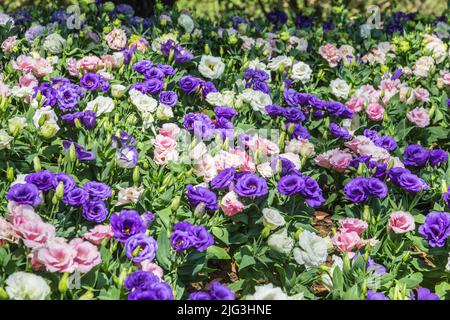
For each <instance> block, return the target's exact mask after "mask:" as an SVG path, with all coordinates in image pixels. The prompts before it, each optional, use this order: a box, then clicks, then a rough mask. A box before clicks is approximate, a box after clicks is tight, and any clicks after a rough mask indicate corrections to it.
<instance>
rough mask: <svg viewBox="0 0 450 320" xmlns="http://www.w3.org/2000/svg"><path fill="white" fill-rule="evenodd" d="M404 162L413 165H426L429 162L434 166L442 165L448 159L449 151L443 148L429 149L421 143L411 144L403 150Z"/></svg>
mask: <svg viewBox="0 0 450 320" xmlns="http://www.w3.org/2000/svg"><path fill="white" fill-rule="evenodd" d="M403 158H404V160H403V163H404V164H405V165H408V166H413V167H419V168H421V167H424V166H425V165H426V164H427V163H429V164H430V165H431V166H433V167H440V166H442V165H443V164H444V163H445V162H446V161H447V159H448V153H447V152H446V151H444V150H442V149H435V150H428V149H425V148H423V147H422V146H421V145H420V144H410V145H409V146H407V147H406V148H405V151H404V152H403Z"/></svg>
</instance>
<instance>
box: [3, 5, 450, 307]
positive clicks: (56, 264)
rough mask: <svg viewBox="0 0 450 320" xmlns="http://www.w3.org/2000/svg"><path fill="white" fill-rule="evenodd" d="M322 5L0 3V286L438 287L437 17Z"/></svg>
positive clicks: (442, 66) (423, 291)
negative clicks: (8, 8)
mask: <svg viewBox="0 0 450 320" xmlns="http://www.w3.org/2000/svg"><path fill="white" fill-rule="evenodd" d="M332 11H333V15H332V16H330V17H329V19H328V20H327V21H324V22H323V23H322V22H320V21H319V19H314V18H313V15H308V16H306V15H297V16H296V17H288V15H287V14H286V13H284V12H282V11H272V12H270V13H269V14H268V16H267V19H251V18H250V17H240V16H233V15H232V14H230V15H229V18H228V17H224V18H223V20H222V21H220V23H218V24H217V23H213V22H211V21H208V20H205V19H193V18H192V17H190V16H189V15H188V14H186V13H180V12H175V11H167V10H163V9H162V8H160V7H157V8H156V13H155V16H152V17H147V18H141V17H139V16H138V15H135V12H134V10H133V9H132V8H131V7H130V6H127V5H119V6H116V7H115V6H114V5H112V4H111V3H105V4H97V5H95V4H93V3H91V4H88V3H83V5H82V6H81V8H77V7H71V8H70V10H67V11H66V10H57V11H54V12H49V13H48V14H43V13H42V12H41V11H38V10H36V9H34V10H29V11H26V10H18V11H15V12H12V13H9V14H6V13H1V14H0V27H1V28H0V43H1V52H0V63H1V66H2V71H1V73H0V113H1V118H0V168H1V170H0V176H1V179H0V198H1V206H0V207H1V209H0V210H1V211H0V212H1V213H0V297H1V298H4V299H7V298H10V299H131V300H141V299H151V300H162V299H167V300H170V299H191V300H231V299H291V300H293V299H297V300H301V299H369V300H387V299H393V300H394V299H396V300H402V299H418V300H424V299H445V298H446V297H448V290H449V288H450V287H449V285H448V278H449V269H450V264H449V244H448V242H449V241H448V240H447V238H448V237H449V236H450V213H449V212H448V211H450V209H449V202H450V192H449V189H448V187H447V185H448V184H450V166H449V164H448V149H449V147H450V139H449V137H450V129H449V123H450V113H449V105H450V100H449V99H448V93H449V92H450V57H449V55H450V52H449V48H448V39H449V32H450V26H449V25H448V24H447V23H448V19H447V17H440V18H424V17H420V18H419V17H417V16H416V15H412V14H404V13H396V14H393V15H387V16H386V17H384V16H383V24H382V25H379V26H374V25H371V24H367V23H366V21H365V20H366V19H365V18H364V17H363V16H361V17H357V18H356V19H355V18H354V17H353V18H352V19H350V17H349V16H348V14H347V13H348V12H347V10H346V9H345V8H344V7H342V6H340V7H339V6H337V7H334V8H333V10H332ZM80 13H82V14H81V15H80Z"/></svg>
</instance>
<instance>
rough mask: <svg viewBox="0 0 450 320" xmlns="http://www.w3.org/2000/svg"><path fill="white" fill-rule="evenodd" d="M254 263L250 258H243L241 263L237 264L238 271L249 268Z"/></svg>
mask: <svg viewBox="0 0 450 320" xmlns="http://www.w3.org/2000/svg"><path fill="white" fill-rule="evenodd" d="M255 263H256V261H255V259H254V258H253V257H252V256H243V257H242V260H241V263H239V270H242V269H245V268H247V267H249V266H252V265H254V264H255Z"/></svg>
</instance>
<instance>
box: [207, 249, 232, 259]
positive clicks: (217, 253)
mask: <svg viewBox="0 0 450 320" xmlns="http://www.w3.org/2000/svg"><path fill="white" fill-rule="evenodd" d="M206 253H207V255H206V258H207V259H220V260H228V259H231V257H230V255H229V254H228V252H226V251H225V249H224V248H221V247H218V246H210V247H208V249H206Z"/></svg>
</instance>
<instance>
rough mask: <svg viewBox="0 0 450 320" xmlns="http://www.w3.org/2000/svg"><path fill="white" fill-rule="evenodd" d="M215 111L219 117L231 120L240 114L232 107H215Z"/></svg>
mask: <svg viewBox="0 0 450 320" xmlns="http://www.w3.org/2000/svg"><path fill="white" fill-rule="evenodd" d="M214 112H215V113H216V117H217V118H225V119H227V120H230V121H231V120H232V119H233V118H234V117H235V116H237V115H238V112H237V111H236V110H235V109H233V108H230V107H215V108H214Z"/></svg>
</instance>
